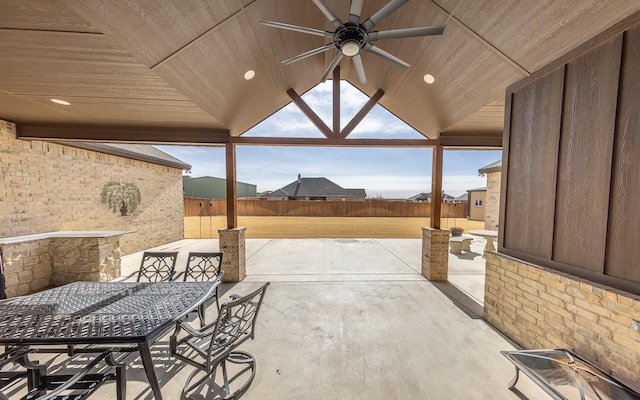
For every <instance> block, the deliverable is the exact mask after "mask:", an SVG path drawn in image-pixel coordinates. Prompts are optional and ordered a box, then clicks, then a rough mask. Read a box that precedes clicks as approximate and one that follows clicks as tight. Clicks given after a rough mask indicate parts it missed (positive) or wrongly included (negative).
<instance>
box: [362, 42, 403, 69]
mask: <svg viewBox="0 0 640 400" xmlns="http://www.w3.org/2000/svg"><path fill="white" fill-rule="evenodd" d="M362 50H364V51H366V52H367V53H371V54H373V55H374V56H377V57H379V58H381V59H383V60H385V61H386V62H388V63H390V64H393V65H395V66H396V67H398V68H401V69H403V70H405V69H407V68H409V67H410V66H411V65H409V64H407V63H406V62H404V61H402V60H401V59H399V58H398V57H396V56H394V55H393V54H389V53H387V52H386V51H384V50H382V49H381V48H379V47H376V46H374V45H372V44H371V43H367V44H365V45H364V47H363V48H362Z"/></svg>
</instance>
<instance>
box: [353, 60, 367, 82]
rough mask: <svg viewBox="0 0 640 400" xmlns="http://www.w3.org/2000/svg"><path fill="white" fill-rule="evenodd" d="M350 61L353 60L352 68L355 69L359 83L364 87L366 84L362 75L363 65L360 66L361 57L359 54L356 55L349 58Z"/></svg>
mask: <svg viewBox="0 0 640 400" xmlns="http://www.w3.org/2000/svg"><path fill="white" fill-rule="evenodd" d="M351 60H353V66H354V68H355V69H356V74H358V79H360V83H362V84H363V85H364V84H365V83H367V75H366V74H365V73H364V65H363V64H362V57H360V54H356V55H355V56H353V57H351Z"/></svg>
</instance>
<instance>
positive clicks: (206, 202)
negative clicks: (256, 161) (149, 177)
mask: <svg viewBox="0 0 640 400" xmlns="http://www.w3.org/2000/svg"><path fill="white" fill-rule="evenodd" d="M226 213H227V201H226V200H215V199H201V198H195V197H185V198H184V216H185V217H197V216H201V217H203V216H210V215H226ZM238 215H242V216H258V217H260V216H288V217H409V218H428V217H430V216H431V204H430V203H410V202H406V201H392V200H363V201H320V200H265V199H238ZM466 216H467V204H466V203H457V204H451V203H443V204H442V218H466Z"/></svg>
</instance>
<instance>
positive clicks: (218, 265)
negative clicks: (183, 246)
mask: <svg viewBox="0 0 640 400" xmlns="http://www.w3.org/2000/svg"><path fill="white" fill-rule="evenodd" d="M222 257H223V254H222V253H219V252H216V253H194V252H191V253H189V260H188V261H187V268H186V270H185V271H184V280H185V281H188V280H193V281H196V282H204V281H213V280H216V279H220V278H221V277H222Z"/></svg>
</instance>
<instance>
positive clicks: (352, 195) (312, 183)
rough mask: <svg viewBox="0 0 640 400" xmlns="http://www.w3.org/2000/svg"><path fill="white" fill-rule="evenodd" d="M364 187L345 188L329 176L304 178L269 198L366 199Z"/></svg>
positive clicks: (299, 178)
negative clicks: (332, 180)
mask: <svg viewBox="0 0 640 400" xmlns="http://www.w3.org/2000/svg"><path fill="white" fill-rule="evenodd" d="M366 197H367V193H366V192H365V190H364V189H344V188H343V187H342V186H340V185H337V184H335V183H333V182H331V181H330V180H329V179H327V178H303V177H301V176H300V175H298V180H296V181H293V182H291V183H290V184H288V185H287V186H284V187H282V188H280V189H278V190H274V191H273V192H271V193H269V195H268V199H269V200H341V201H357V200H365V198H366Z"/></svg>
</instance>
